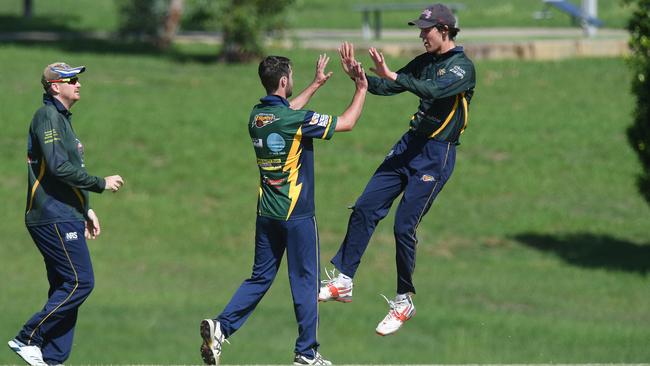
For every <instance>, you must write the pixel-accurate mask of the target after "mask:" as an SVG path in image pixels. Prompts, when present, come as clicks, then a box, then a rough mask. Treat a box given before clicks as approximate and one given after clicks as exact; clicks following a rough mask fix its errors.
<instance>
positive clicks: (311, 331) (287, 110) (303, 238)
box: [200, 55, 368, 365]
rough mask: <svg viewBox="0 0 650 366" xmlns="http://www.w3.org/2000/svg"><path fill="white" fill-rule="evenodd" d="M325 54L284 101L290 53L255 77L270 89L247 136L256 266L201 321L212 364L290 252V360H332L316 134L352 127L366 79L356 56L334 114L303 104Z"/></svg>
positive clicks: (289, 86) (319, 79) (320, 76)
mask: <svg viewBox="0 0 650 366" xmlns="http://www.w3.org/2000/svg"><path fill="white" fill-rule="evenodd" d="M328 61H329V58H328V57H326V56H325V55H321V56H320V57H319V59H318V62H317V66H316V77H315V79H314V81H313V82H312V83H311V84H310V85H309V86H308V87H307V89H305V90H304V91H303V92H302V93H301V94H300V95H298V96H297V97H296V98H294V99H293V100H291V101H289V100H287V98H289V97H291V94H292V90H293V71H292V67H291V62H290V60H289V59H287V58H285V57H280V56H269V57H266V58H265V59H264V60H263V61H262V62H261V63H260V65H259V76H260V79H261V81H262V85H263V86H264V88H265V89H266V93H267V95H266V96H265V97H264V98H262V99H261V100H260V102H261V103H260V104H258V105H256V106H255V107H254V108H253V111H252V112H251V114H250V119H249V121H248V131H249V134H250V136H251V143H252V145H253V148H254V149H255V154H256V156H257V166H258V168H259V172H260V181H259V187H260V188H259V198H258V203H257V221H256V227H255V259H254V264H253V273H252V275H251V277H250V278H249V279H247V280H245V281H244V282H243V283H242V285H241V286H240V287H239V289H238V290H237V291H236V292H235V294H234V295H233V297H232V298H231V300H230V302H229V303H228V305H226V308H225V309H224V310H223V311H222V312H221V314H219V315H218V316H216V317H215V318H214V319H205V320H203V321H202V322H201V327H200V332H201V337H202V338H203V344H202V345H201V356H202V358H203V361H204V362H205V363H206V364H209V365H215V364H218V363H219V357H220V355H221V347H222V344H223V342H224V341H225V340H226V339H228V338H230V336H232V335H233V333H235V332H236V331H237V330H238V329H239V328H240V327H241V326H242V325H243V324H244V322H245V321H246V319H247V318H248V317H249V316H250V315H251V314H252V312H253V310H254V309H255V307H256V306H257V304H258V303H259V302H260V300H262V297H263V296H264V294H265V293H266V291H267V290H268V289H269V288H270V286H271V283H272V282H273V280H274V278H275V276H276V274H277V270H278V268H279V266H280V262H281V260H282V257H283V255H284V251H285V250H286V252H287V268H288V272H289V283H290V285H291V293H292V296H293V306H294V311H295V315H296V320H297V322H298V339H297V340H296V343H295V348H294V353H295V357H294V365H331V362H329V361H328V360H326V359H324V358H323V357H322V356H321V355H320V354H319V353H318V347H319V344H318V341H317V339H316V330H317V327H318V291H319V284H320V282H319V274H320V259H319V258H320V248H319V246H320V244H319V241H318V231H317V226H316V219H315V216H314V147H313V140H314V139H324V140H329V139H330V138H331V137H332V135H333V134H334V132H335V131H336V132H339V131H350V130H352V128H353V127H354V125H355V123H356V121H357V119H358V118H359V116H360V114H361V110H362V108H363V104H364V101H365V95H366V91H367V88H368V83H367V80H366V77H365V74H364V72H363V69H362V68H361V65H359V64H358V63H356V62H352V61H351V62H350V64H349V66H347V65H346V67H347V68H348V70H347V72H348V74H349V75H350V76H351V77H352V78H353V80H354V83H355V86H356V91H355V93H354V97H353V99H352V102H351V104H350V105H349V107H348V108H347V109H346V110H345V112H343V114H342V115H341V116H339V117H335V116H331V115H327V114H320V113H316V112H313V111H310V110H304V109H302V108H303V106H304V105H306V104H307V102H308V101H309V100H310V98H311V97H312V95H313V94H314V93H315V92H316V90H318V88H320V87H321V86H322V85H323V84H325V82H326V81H327V80H328V79H329V78H330V76H331V75H332V73H331V72H330V73H328V74H325V72H324V70H325V67H326V66H327V63H328Z"/></svg>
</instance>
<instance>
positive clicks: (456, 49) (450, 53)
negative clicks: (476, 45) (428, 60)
mask: <svg viewBox="0 0 650 366" xmlns="http://www.w3.org/2000/svg"><path fill="white" fill-rule="evenodd" d="M464 51H465V49H464V48H463V46H456V47H454V48H452V49H450V50H449V51H447V52H445V53H443V54H442V55H438V56H436V55H432V56H433V59H434V60H436V61H439V60H443V59H446V58H448V57H451V56H453V55H454V54H456V53H460V52H464Z"/></svg>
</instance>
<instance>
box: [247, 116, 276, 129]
mask: <svg viewBox="0 0 650 366" xmlns="http://www.w3.org/2000/svg"><path fill="white" fill-rule="evenodd" d="M277 120H279V118H277V117H276V116H275V114H271V113H260V114H256V115H255V117H254V118H253V125H254V126H255V127H257V128H262V127H265V126H268V125H270V124H271V123H273V122H275V121H277Z"/></svg>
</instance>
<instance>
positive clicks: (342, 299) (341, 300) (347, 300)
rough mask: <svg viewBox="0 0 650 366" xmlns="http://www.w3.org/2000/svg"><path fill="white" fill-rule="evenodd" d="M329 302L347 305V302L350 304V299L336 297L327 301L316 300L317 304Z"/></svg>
mask: <svg viewBox="0 0 650 366" xmlns="http://www.w3.org/2000/svg"><path fill="white" fill-rule="evenodd" d="M330 301H336V302H342V303H346V304H347V303H349V302H352V299H351V298H349V297H337V298H335V299H329V300H321V299H318V302H330Z"/></svg>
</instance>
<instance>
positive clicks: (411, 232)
mask: <svg viewBox="0 0 650 366" xmlns="http://www.w3.org/2000/svg"><path fill="white" fill-rule="evenodd" d="M393 234H394V235H395V239H396V240H397V242H399V243H415V242H416V241H417V238H416V237H415V228H413V227H411V226H406V225H395V226H394V227H393Z"/></svg>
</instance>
